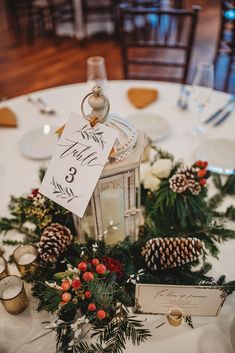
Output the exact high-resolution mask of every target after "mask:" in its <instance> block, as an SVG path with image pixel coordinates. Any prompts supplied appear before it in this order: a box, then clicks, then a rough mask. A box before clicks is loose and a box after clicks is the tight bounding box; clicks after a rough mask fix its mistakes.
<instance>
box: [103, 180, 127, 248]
mask: <svg viewBox="0 0 235 353" xmlns="http://www.w3.org/2000/svg"><path fill="white" fill-rule="evenodd" d="M100 201H101V211H102V212H101V213H102V224H103V229H104V231H106V230H107V234H106V243H107V244H111V243H117V242H118V241H122V240H124V239H125V222H124V212H125V210H124V190H123V189H122V188H121V187H118V186H117V187H114V186H113V185H112V184H111V183H110V185H109V186H108V188H106V189H105V190H103V191H102V192H101V194H100ZM113 226H115V228H116V227H117V229H112V227H113Z"/></svg>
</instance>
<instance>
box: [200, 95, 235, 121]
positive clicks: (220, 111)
mask: <svg viewBox="0 0 235 353" xmlns="http://www.w3.org/2000/svg"><path fill="white" fill-rule="evenodd" d="M234 102H235V96H232V97H230V98H229V100H228V101H227V102H226V103H225V104H224V105H223V106H222V107H221V108H220V109H218V110H217V111H216V112H215V113H214V114H212V115H211V116H210V117H209V118H208V119H207V120H205V121H204V124H209V123H210V122H211V121H212V120H214V119H215V118H216V117H217V116H218V115H220V113H222V112H223V111H224V110H225V109H226V108H228V107H229V106H230V104H232V103H234Z"/></svg>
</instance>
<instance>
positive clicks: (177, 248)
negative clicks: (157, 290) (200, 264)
mask: <svg viewBox="0 0 235 353" xmlns="http://www.w3.org/2000/svg"><path fill="white" fill-rule="evenodd" d="M202 248H203V245H202V242H201V241H200V240H199V239H197V238H178V237H177V238H154V239H151V240H149V241H148V242H147V243H146V244H145V247H144V248H143V250H142V253H141V254H142V255H143V256H144V260H145V262H146V265H147V267H148V268H149V269H150V270H152V271H158V270H163V269H166V268H172V267H180V266H182V265H185V264H188V263H191V262H194V261H196V260H198V257H199V256H200V254H201V251H202Z"/></svg>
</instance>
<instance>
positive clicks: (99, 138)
mask: <svg viewBox="0 0 235 353" xmlns="http://www.w3.org/2000/svg"><path fill="white" fill-rule="evenodd" d="M77 132H79V133H80V134H81V136H82V137H83V139H84V140H88V141H89V140H93V141H94V142H96V143H98V144H100V145H101V147H102V148H104V144H105V143H106V142H105V141H104V139H103V131H100V129H99V128H98V127H97V128H93V127H91V126H89V125H88V124H87V125H84V126H83V127H82V128H81V129H80V130H78V131H77Z"/></svg>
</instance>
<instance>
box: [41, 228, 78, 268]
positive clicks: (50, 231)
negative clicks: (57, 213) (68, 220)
mask: <svg viewBox="0 0 235 353" xmlns="http://www.w3.org/2000/svg"><path fill="white" fill-rule="evenodd" d="M72 238H73V237H72V234H71V232H70V230H69V229H68V228H67V227H64V226H62V225H61V224H59V223H52V224H51V225H50V226H48V227H46V228H45V230H44V231H43V233H42V235H41V239H40V242H39V245H38V252H39V255H40V257H41V259H42V260H43V261H44V262H46V263H49V262H50V263H55V262H56V260H57V259H58V257H59V256H60V255H61V254H62V253H63V252H64V251H65V250H67V248H68V246H69V245H70V244H71V241H72Z"/></svg>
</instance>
